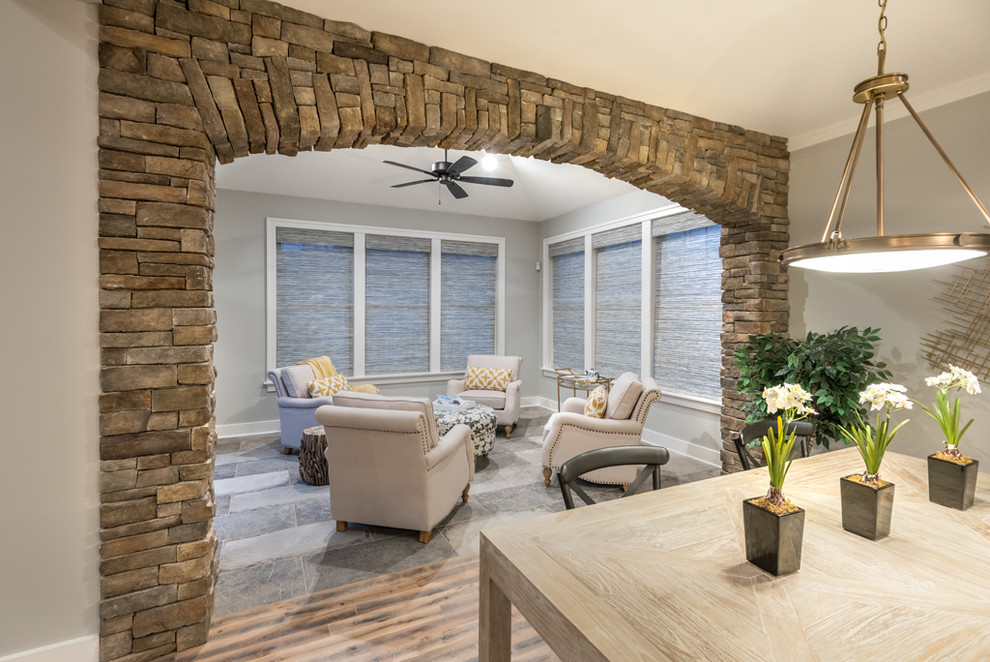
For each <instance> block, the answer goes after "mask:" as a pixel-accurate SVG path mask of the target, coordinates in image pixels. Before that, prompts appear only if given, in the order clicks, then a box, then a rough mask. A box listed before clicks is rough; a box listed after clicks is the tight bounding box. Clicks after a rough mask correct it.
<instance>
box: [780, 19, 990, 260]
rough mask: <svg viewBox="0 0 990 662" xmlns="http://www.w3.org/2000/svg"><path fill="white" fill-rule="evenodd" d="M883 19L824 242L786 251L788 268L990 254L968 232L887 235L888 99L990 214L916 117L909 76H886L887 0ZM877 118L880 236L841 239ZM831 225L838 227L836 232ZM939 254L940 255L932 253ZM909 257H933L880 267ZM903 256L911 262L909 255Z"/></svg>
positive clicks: (857, 97) (987, 238)
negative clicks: (897, 256) (892, 256)
mask: <svg viewBox="0 0 990 662" xmlns="http://www.w3.org/2000/svg"><path fill="white" fill-rule="evenodd" d="M878 4H879V6H880V20H879V21H878V26H877V27H878V29H879V32H880V41H879V43H878V44H877V59H878V64H877V75H876V76H873V77H871V78H867V79H866V80H864V81H862V82H861V83H859V84H858V85H857V86H856V87H855V88H854V90H853V101H854V102H856V103H861V104H864V107H863V114H862V116H861V117H860V120H859V125H858V127H857V128H856V133H855V135H854V136H853V144H852V147H851V148H850V150H849V156H848V158H847V159H846V165H845V168H844V170H843V172H842V179H841V180H840V181H839V189H838V191H836V193H835V199H834V200H833V202H832V209H831V212H830V213H829V216H828V221H827V222H826V224H825V231H824V232H823V233H822V238H821V242H819V243H816V244H805V245H803V246H794V247H791V248H787V249H785V250H784V251H782V253H781V255H780V261H781V263H782V264H784V265H785V266H793V267H804V268H809V269H819V270H823V271H834V272H846V273H866V272H883V271H906V270H909V269H918V268H925V267H928V266H937V265H940V264H951V263H953V262H959V261H962V260H967V259H972V258H974V257H980V256H983V255H986V254H987V253H990V234H985V233H965V232H936V233H922V234H903V235H885V234H884V162H883V139H884V135H883V115H884V103H885V102H886V100H887V99H888V98H890V99H894V98H896V99H899V100H900V101H901V103H903V104H904V107H905V108H906V109H907V111H908V113H909V114H910V115H911V117H912V118H913V119H914V121H915V122H916V123H917V125H918V127H919V128H920V129H921V131H922V133H924V134H925V136H926V137H927V138H928V140H929V142H931V144H932V146H933V147H934V148H935V150H936V151H937V152H938V153H939V155H940V156H941V157H942V160H943V161H945V164H946V165H947V166H948V167H949V170H950V171H951V172H952V174H953V175H954V176H955V178H956V180H958V182H959V183H960V184H961V185H962V187H963V189H964V190H965V191H966V193H967V194H968V195H969V197H970V199H971V200H972V201H973V202H974V203H975V204H976V206H977V208H978V209H979V210H980V212H981V213H982V214H983V217H984V219H986V222H987V223H988V224H990V213H988V212H987V209H986V207H984V206H983V203H982V202H980V199H979V198H978V197H977V196H976V194H975V193H974V192H973V189H972V188H970V186H969V184H967V183H966V181H965V180H964V179H963V177H962V175H961V174H960V173H959V170H958V169H956V167H955V166H954V165H953V164H952V161H951V160H950V159H949V156H948V155H947V154H946V153H945V150H943V149H942V147H941V145H939V144H938V141H937V140H935V136H933V135H932V133H931V131H929V130H928V127H927V126H925V123H924V122H923V121H922V120H921V118H920V117H919V116H918V113H917V112H916V111H915V110H914V107H913V106H911V104H910V103H909V102H908V100H907V97H906V96H905V93H906V92H907V91H908V88H909V85H908V76H907V74H904V73H885V72H884V64H885V60H886V56H887V40H886V38H885V36H884V31H885V30H886V28H887V17H886V14H885V12H886V9H887V0H879V1H878ZM871 111H875V114H876V180H877V181H876V183H877V202H876V206H877V234H876V236H874V237H864V238H856V239H846V238H844V237H843V236H842V219H843V216H844V214H845V210H846V203H847V201H848V199H849V191H850V188H851V182H852V177H853V173H854V172H855V170H856V162H857V160H858V159H859V154H860V150H861V148H862V146H863V140H864V138H865V136H866V128H867V124H868V123H869V118H870V113H871ZM833 221H834V222H835V227H834V228H833ZM931 251H937V252H938V254H937V255H935V254H932V253H931ZM901 252H911V253H913V254H914V255H915V256H916V257H920V256H921V255H922V252H924V253H926V254H927V257H929V258H931V261H932V263H930V264H925V263H924V260H921V259H918V260H914V261H908V260H902V261H899V262H900V263H899V264H896V265H894V264H882V263H881V262H882V260H881V259H879V258H881V257H882V255H881V254H888V253H901ZM903 257H907V256H906V255H905V256H903Z"/></svg>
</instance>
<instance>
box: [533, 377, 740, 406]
mask: <svg viewBox="0 0 990 662" xmlns="http://www.w3.org/2000/svg"><path fill="white" fill-rule="evenodd" d="M541 371H542V372H543V376H544V377H548V378H550V379H555V378H556V377H557V373H556V372H554V370H553V368H541ZM660 391H661V393H662V394H663V395H662V396H661V397H660V403H659V404H663V405H673V406H674V407H683V408H684V409H694V410H696V411H702V412H705V413H708V414H720V413H721V412H722V402H721V400H712V399H710V398H702V397H701V396H697V395H689V394H687V393H675V392H673V391H664V390H663V389H660Z"/></svg>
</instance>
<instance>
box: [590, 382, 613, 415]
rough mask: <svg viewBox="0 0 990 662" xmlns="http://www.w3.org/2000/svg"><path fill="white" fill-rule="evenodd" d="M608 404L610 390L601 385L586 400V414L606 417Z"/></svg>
mask: <svg viewBox="0 0 990 662" xmlns="http://www.w3.org/2000/svg"><path fill="white" fill-rule="evenodd" d="M606 405H608V391H606V390H605V387H604V386H599V387H598V388H596V389H595V390H594V391H592V392H591V393H590V394H589V395H588V399H587V400H585V401H584V414H585V416H591V417H592V418H605V407H606Z"/></svg>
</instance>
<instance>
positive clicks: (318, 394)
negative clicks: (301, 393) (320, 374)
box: [306, 375, 351, 398]
mask: <svg viewBox="0 0 990 662" xmlns="http://www.w3.org/2000/svg"><path fill="white" fill-rule="evenodd" d="M306 386H308V387H309V397H311V398H328V397H330V396H331V395H334V394H335V393H337V391H349V390H350V389H351V385H350V384H348V383H347V378H346V377H344V376H343V375H334V376H333V377H324V378H323V379H314V380H313V381H311V382H309V383H308V384H307V385H306Z"/></svg>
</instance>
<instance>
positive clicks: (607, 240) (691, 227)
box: [544, 206, 722, 400]
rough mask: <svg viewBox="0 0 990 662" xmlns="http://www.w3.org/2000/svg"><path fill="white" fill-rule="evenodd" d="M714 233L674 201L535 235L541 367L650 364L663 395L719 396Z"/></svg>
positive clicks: (718, 266) (639, 369) (630, 368)
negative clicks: (576, 229)
mask: <svg viewBox="0 0 990 662" xmlns="http://www.w3.org/2000/svg"><path fill="white" fill-rule="evenodd" d="M575 234H577V233H575ZM648 236H652V237H653V240H652V242H649V241H646V242H645V243H644V237H648ZM720 241H721V228H720V227H719V226H717V225H715V224H713V223H712V222H711V221H709V220H708V219H707V218H705V217H704V216H700V215H698V214H694V213H692V212H687V211H685V210H684V209H683V208H681V207H676V206H675V207H671V208H667V209H661V210H656V211H654V212H650V213H649V214H643V215H641V216H639V217H638V218H634V219H629V220H627V221H625V222H616V223H612V224H609V225H607V226H599V227H598V228H594V229H590V230H587V231H583V232H581V233H580V235H579V236H574V234H572V235H570V236H567V235H565V236H561V237H558V238H549V239H547V240H545V246H546V247H545V255H546V260H547V261H548V263H549V266H550V268H549V270H548V272H549V273H548V274H547V275H546V276H545V277H546V279H547V281H546V283H545V287H546V288H547V289H546V292H547V294H546V297H545V299H546V303H545V305H546V306H547V310H546V311H545V313H544V314H545V315H546V318H547V324H546V337H545V338H544V343H545V347H546V352H545V355H546V361H547V363H546V367H568V368H576V369H582V368H585V367H588V368H590V367H594V368H596V369H597V370H598V371H599V372H600V373H601V374H603V375H607V376H611V377H616V376H618V375H620V374H622V373H623V372H635V373H637V374H643V373H644V372H651V371H652V375H653V378H654V379H656V380H657V382H658V383H659V385H660V388H661V389H662V390H663V391H664V392H665V393H666V394H668V395H674V394H677V395H682V396H689V397H694V398H699V399H703V400H719V399H721V394H722V391H721V378H720V372H721V365H722V343H721V332H722V261H721V259H720V258H719V245H720ZM585 246H590V249H591V259H590V260H586V254H585ZM586 265H587V268H586ZM586 293H587V294H586ZM586 334H591V336H592V337H591V338H590V339H589V342H590V343H591V347H589V348H588V349H589V350H590V351H588V352H587V355H588V360H587V365H586V360H585V338H586Z"/></svg>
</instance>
